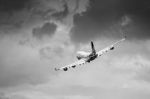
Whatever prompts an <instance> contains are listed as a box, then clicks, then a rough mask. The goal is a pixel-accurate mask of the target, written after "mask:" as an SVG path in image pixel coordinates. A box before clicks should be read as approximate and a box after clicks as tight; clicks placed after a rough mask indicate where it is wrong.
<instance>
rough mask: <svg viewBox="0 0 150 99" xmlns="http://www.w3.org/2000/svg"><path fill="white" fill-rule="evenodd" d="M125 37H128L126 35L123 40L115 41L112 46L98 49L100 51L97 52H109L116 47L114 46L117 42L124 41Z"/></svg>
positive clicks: (101, 53) (100, 53) (99, 53)
mask: <svg viewBox="0 0 150 99" xmlns="http://www.w3.org/2000/svg"><path fill="white" fill-rule="evenodd" d="M125 39H126V37H124V38H123V39H121V40H119V41H117V42H115V43H114V44H112V45H110V46H108V47H106V48H104V49H103V50H100V51H98V52H97V54H98V56H101V55H103V54H104V53H106V52H108V51H109V50H113V49H114V46H115V45H116V44H118V43H120V42H122V41H124V40H125Z"/></svg>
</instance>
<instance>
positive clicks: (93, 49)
mask: <svg viewBox="0 0 150 99" xmlns="http://www.w3.org/2000/svg"><path fill="white" fill-rule="evenodd" d="M91 48H92V53H96V50H95V47H94V44H93V42H92V41H91Z"/></svg>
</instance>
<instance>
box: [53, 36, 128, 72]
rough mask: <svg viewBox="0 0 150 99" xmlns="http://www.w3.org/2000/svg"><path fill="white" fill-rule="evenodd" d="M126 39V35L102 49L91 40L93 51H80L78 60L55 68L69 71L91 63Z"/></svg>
mask: <svg viewBox="0 0 150 99" xmlns="http://www.w3.org/2000/svg"><path fill="white" fill-rule="evenodd" d="M125 39H126V37H124V38H122V39H121V40H119V41H117V42H115V43H113V44H112V45H110V46H108V47H106V48H104V49H102V50H100V51H98V52H97V51H96V50H95V47H94V44H93V42H92V41H91V49H92V50H91V52H90V53H89V52H84V51H78V52H77V59H78V61H76V62H74V63H72V64H70V65H67V66H64V67H60V68H55V70H56V71H58V70H63V71H67V70H68V69H70V68H75V67H77V66H80V65H83V64H85V63H90V62H91V61H93V60H95V59H96V58H98V57H99V56H101V55H103V54H104V53H106V52H108V51H110V50H114V48H115V45H117V44H118V43H120V42H122V41H124V40H125Z"/></svg>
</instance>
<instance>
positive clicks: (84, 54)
mask: <svg viewBox="0 0 150 99" xmlns="http://www.w3.org/2000/svg"><path fill="white" fill-rule="evenodd" d="M90 54H91V53H90V52H84V51H78V52H77V59H78V60H80V59H83V58H88V57H89V55H90Z"/></svg>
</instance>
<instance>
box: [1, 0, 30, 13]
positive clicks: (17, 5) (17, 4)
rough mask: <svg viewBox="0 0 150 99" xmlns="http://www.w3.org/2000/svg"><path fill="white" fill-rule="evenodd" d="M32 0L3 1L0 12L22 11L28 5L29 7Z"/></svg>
mask: <svg viewBox="0 0 150 99" xmlns="http://www.w3.org/2000/svg"><path fill="white" fill-rule="evenodd" d="M30 3H31V0H21V1H20V0H13V1H10V0H1V1H0V12H13V11H18V10H22V9H23V8H25V7H26V6H27V5H28V6H29V5H30Z"/></svg>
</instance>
